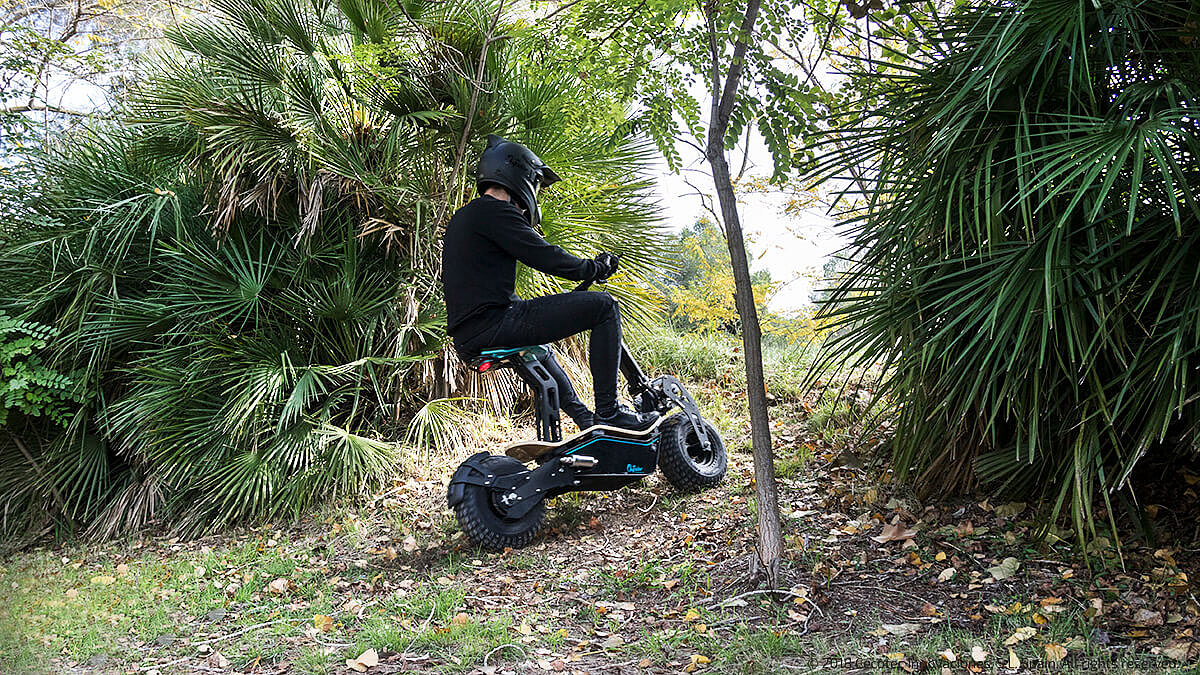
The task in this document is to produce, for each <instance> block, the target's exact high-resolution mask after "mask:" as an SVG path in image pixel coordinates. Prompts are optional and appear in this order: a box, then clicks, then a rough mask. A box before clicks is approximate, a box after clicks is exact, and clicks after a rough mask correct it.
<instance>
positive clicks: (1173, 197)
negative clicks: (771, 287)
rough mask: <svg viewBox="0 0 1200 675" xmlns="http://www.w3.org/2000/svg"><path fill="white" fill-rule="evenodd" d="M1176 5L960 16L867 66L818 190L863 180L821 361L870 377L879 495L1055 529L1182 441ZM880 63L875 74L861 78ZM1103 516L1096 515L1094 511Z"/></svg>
mask: <svg viewBox="0 0 1200 675" xmlns="http://www.w3.org/2000/svg"><path fill="white" fill-rule="evenodd" d="M1196 19H1197V10H1196V6H1195V4H1194V3H1188V2H1166V3H1156V4H1154V5H1153V6H1150V5H1146V4H1144V3H1139V2H1132V1H1126V0H1118V1H1116V2H1108V3H1103V5H1099V4H1096V3H1092V2H1087V1H1076V0H1024V1H1022V2H1018V3H1011V4H994V3H986V4H984V3H981V4H972V5H967V6H964V7H962V8H961V9H959V10H956V11H954V12H953V13H952V14H950V15H949V16H946V17H941V18H940V20H938V21H934V22H930V23H929V24H928V25H929V26H932V28H930V29H929V30H928V31H926V32H924V33H922V34H921V39H919V40H914V41H913V42H911V43H910V44H909V47H910V48H909V49H907V51H910V52H911V53H912V54H913V60H912V61H911V62H908V63H905V64H903V65H902V66H896V67H890V66H889V65H888V64H889V63H890V61H888V62H887V63H883V62H880V64H879V65H880V66H881V68H880V71H881V72H882V73H883V74H882V75H879V76H878V77H877V81H876V83H875V86H876V89H875V92H874V94H875V95H874V96H871V97H866V98H865V99H864V103H863V104H862V105H861V106H860V107H858V108H856V109H851V110H849V111H848V114H847V118H857V119H859V120H861V123H860V124H859V125H858V126H856V127H853V128H851V129H848V130H846V131H845V132H844V133H842V134H840V135H838V136H834V137H831V139H830V143H831V145H832V146H833V147H836V148H838V150H837V151H836V152H833V153H832V155H831V156H830V157H829V158H828V160H827V168H828V171H829V174H831V175H832V174H834V173H838V174H840V175H845V173H846V172H847V171H848V170H859V171H862V169H863V168H864V167H865V168H866V169H867V170H866V171H865V172H864V173H860V175H867V176H871V180H870V181H869V184H867V185H865V186H864V189H865V191H866V192H867V195H868V197H869V205H868V206H867V208H866V209H865V210H864V211H862V212H861V213H860V214H858V215H857V216H856V217H855V218H854V219H853V220H852V221H851V223H852V227H853V232H854V234H855V242H854V249H855V250H856V251H857V252H858V255H857V256H856V257H857V259H858V263H857V264H856V265H855V266H854V267H853V268H852V269H851V270H850V271H849V272H848V273H847V274H846V275H845V276H844V277H843V280H842V281H841V282H840V284H839V286H838V288H837V289H836V290H835V292H834V293H833V296H832V297H831V299H830V303H829V305H828V306H827V310H828V312H829V313H830V315H831V316H832V317H834V318H835V319H837V320H838V321H839V323H840V324H841V325H842V326H843V327H844V328H843V330H842V331H841V332H840V333H839V334H838V335H837V337H836V338H835V339H833V340H832V341H831V342H830V343H829V350H828V352H827V354H826V358H827V359H835V358H838V353H839V352H841V353H842V354H846V353H854V352H861V353H862V354H864V358H868V359H879V360H880V361H881V362H882V364H883V365H884V366H885V368H886V372H887V373H888V377H887V379H886V382H885V384H884V386H883V388H882V393H883V394H884V395H890V396H894V397H895V398H896V399H897V400H899V401H901V402H902V405H901V408H900V419H899V425H898V427H897V431H896V437H895V460H896V465H897V470H898V471H899V473H900V475H901V476H914V475H915V476H917V477H918V478H920V479H921V481H922V483H923V485H924V488H925V490H926V491H927V492H933V491H936V492H938V493H941V494H945V493H947V492H950V491H952V490H955V489H962V488H965V487H967V486H969V485H971V484H973V482H974V481H975V479H976V477H980V478H982V479H984V480H986V481H987V483H988V485H989V486H990V487H992V488H993V489H995V490H997V491H1000V492H1003V493H1005V494H1011V495H1032V496H1034V497H1041V498H1044V499H1045V500H1046V503H1047V504H1048V506H1049V515H1050V516H1051V518H1052V519H1053V518H1055V517H1057V516H1058V515H1059V514H1061V513H1064V512H1069V513H1070V515H1071V517H1072V518H1073V519H1074V522H1075V525H1076V528H1077V531H1078V532H1079V534H1080V536H1081V537H1086V536H1089V535H1090V536H1095V534H1096V532H1097V529H1096V528H1097V522H1096V516H1097V515H1098V512H1097V511H1096V510H1095V509H1094V504H1095V503H1097V502H1098V501H1100V500H1103V501H1105V502H1107V500H1108V498H1109V495H1110V494H1111V493H1112V492H1113V491H1115V490H1118V489H1120V488H1122V487H1125V486H1127V482H1126V480H1127V478H1128V477H1129V475H1130V472H1132V471H1133V469H1134V467H1135V466H1136V465H1137V463H1138V462H1139V460H1141V459H1142V458H1143V457H1144V456H1146V455H1147V453H1179V454H1182V455H1184V456H1193V454H1194V452H1195V449H1196V439H1197V424H1198V423H1200V382H1198V381H1197V379H1196V372H1197V371H1196V368H1197V365H1198V363H1200V362H1198V359H1200V322H1198V321H1197V317H1200V276H1197V272H1196V270H1197V269H1200V203H1198V202H1197V198H1196V195H1197V194H1200V170H1198V167H1200V161H1198V158H1200V133H1198V130H1197V126H1196V119H1195V108H1196V106H1197V104H1200V76H1198V74H1200V51H1198V50H1197V49H1196V48H1195V42H1196V40H1197V39H1200V36H1198V35H1197V32H1196V29H1195V26H1196V23H1195V22H1196ZM884 66H888V67H884ZM1107 510H1108V512H1109V514H1112V512H1113V510H1112V508H1111V507H1109V508H1108V509H1107Z"/></svg>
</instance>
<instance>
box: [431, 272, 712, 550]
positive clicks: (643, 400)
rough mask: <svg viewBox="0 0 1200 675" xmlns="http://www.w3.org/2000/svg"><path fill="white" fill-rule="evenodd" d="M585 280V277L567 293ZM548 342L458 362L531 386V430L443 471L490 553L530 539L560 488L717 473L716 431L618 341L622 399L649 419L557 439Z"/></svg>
mask: <svg viewBox="0 0 1200 675" xmlns="http://www.w3.org/2000/svg"><path fill="white" fill-rule="evenodd" d="M590 286H591V282H590V281H585V282H583V283H582V284H580V285H579V286H578V287H576V288H575V291H586V290H587V289H588V288H589V287H590ZM549 349H550V347H549V346H548V345H532V346H527V347H513V348H509V349H490V350H487V351H484V352H483V353H482V354H481V355H480V356H478V357H476V358H474V359H472V360H471V361H470V362H469V363H468V364H467V365H468V367H470V368H471V369H472V370H474V371H475V372H478V373H488V372H494V371H498V370H501V369H504V368H511V369H512V370H514V371H516V373H517V375H518V376H519V377H520V378H521V379H522V380H524V381H525V383H526V384H528V385H529V387H530V388H531V389H532V390H533V395H534V402H535V407H536V414H537V436H538V439H537V440H536V441H523V442H518V443H513V444H511V445H509V446H507V447H506V448H504V451H505V454H503V455H493V454H490V453H487V452H479V453H476V454H474V455H471V456H470V457H468V458H467V459H466V460H465V461H463V463H462V464H460V465H459V466H458V469H457V470H456V471H455V472H454V475H453V476H452V477H451V478H450V487H449V490H448V495H447V500H448V501H449V503H450V507H451V508H452V509H454V515H455V517H456V518H457V519H458V524H459V527H461V528H462V531H463V534H465V535H466V537H467V539H468V540H469V541H470V542H471V543H472V544H474V545H476V546H479V547H481V548H484V549H488V550H492V551H503V550H504V549H506V548H521V547H523V546H527V545H529V543H530V542H532V541H533V539H534V537H535V536H536V535H537V532H538V530H539V529H540V528H541V525H542V522H543V520H544V519H545V516H546V503H545V502H546V499H548V498H550V497H554V496H556V495H560V494H564V493H567V492H580V491H598V490H616V489H618V488H621V487H624V486H626V485H629V484H632V483H636V482H638V481H641V480H642V479H644V478H646V477H647V476H649V475H651V474H653V473H654V471H655V470H656V469H661V470H662V472H663V475H664V476H666V478H667V481H668V482H670V483H671V485H672V486H673V487H674V488H675V489H677V490H681V491H685V492H694V491H698V490H702V489H704V488H708V487H711V486H713V485H716V484H717V483H719V482H720V481H721V479H722V478H724V476H725V470H726V467H727V459H726V455H725V442H724V441H723V440H722V439H721V434H720V433H719V432H718V431H717V429H716V428H715V427H714V426H713V425H712V424H710V423H709V422H708V421H707V420H705V419H704V418H703V417H702V416H701V414H700V411H699V409H698V408H697V407H696V402H695V400H693V399H692V397H691V395H690V394H688V392H687V389H685V388H684V386H683V383H682V382H680V381H679V380H678V379H677V378H675V377H674V376H672V375H659V376H657V377H655V378H653V379H651V378H649V377H647V376H646V374H645V373H644V372H643V371H642V369H641V367H640V366H639V365H638V363H637V361H635V360H634V358H633V355H632V354H631V353H630V352H629V348H628V347H627V346H626V345H625V344H624V343H623V342H622V344H621V366H620V367H621V373H622V374H623V375H624V376H625V381H626V383H628V385H629V395H630V398H631V399H632V401H633V402H634V407H635V408H636V409H637V410H638V412H643V413H645V412H651V411H657V412H658V413H659V414H660V417H659V420H658V422H656V423H655V424H654V426H652V427H650V428H649V429H644V430H641V431H632V430H629V429H621V428H618V427H610V426H605V425H595V426H592V427H589V428H587V429H584V430H582V431H580V432H579V433H577V434H575V435H574V436H571V437H570V438H567V439H563V437H562V430H561V429H560V427H559V406H558V390H557V386H556V385H555V382H554V379H553V378H552V377H551V376H550V373H548V372H547V371H546V368H545V367H544V366H543V365H542V363H541V359H542V358H543V357H544V356H545V355H546V353H547V350H549ZM523 460H524V461H523ZM528 461H532V462H534V464H535V466H534V467H533V468H530V467H529V466H528V465H527V464H526V462H528Z"/></svg>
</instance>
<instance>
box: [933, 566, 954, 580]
mask: <svg viewBox="0 0 1200 675" xmlns="http://www.w3.org/2000/svg"><path fill="white" fill-rule="evenodd" d="M955 574H958V570H956V569H954V568H953V567H947V568H946V569H944V570H942V573H941V574H939V575H938V581H950V580H951V579H953V578H954V575H955Z"/></svg>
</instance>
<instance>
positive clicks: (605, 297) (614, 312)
mask: <svg viewBox="0 0 1200 675" xmlns="http://www.w3.org/2000/svg"><path fill="white" fill-rule="evenodd" d="M597 295H599V296H600V311H601V314H602V315H603V316H604V317H605V318H609V317H614V316H616V317H619V316H620V311H621V310H620V308H619V307H618V306H617V299H616V298H614V297H613V296H611V295H609V294H608V293H597Z"/></svg>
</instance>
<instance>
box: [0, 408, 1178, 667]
mask: <svg viewBox="0 0 1200 675" xmlns="http://www.w3.org/2000/svg"><path fill="white" fill-rule="evenodd" d="M844 395H845V394H844ZM860 395H861V393H855V394H853V395H851V396H854V397H857V396H860ZM700 397H701V399H702V400H703V401H704V402H705V404H706V407H707V408H708V412H709V413H710V415H711V416H713V417H714V419H717V420H718V422H719V426H721V428H722V429H723V430H724V431H725V433H726V435H727V439H728V441H729V447H730V448H731V465H730V466H731V468H730V473H729V476H728V478H727V480H726V481H725V482H724V484H723V485H721V486H720V487H719V488H717V489H714V490H710V491H708V492H706V493H702V494H697V495H678V494H676V493H674V492H673V491H672V490H671V489H670V487H669V486H668V485H667V484H666V483H665V481H663V480H662V479H661V478H658V477H655V478H652V479H650V480H649V481H648V482H647V483H646V484H644V485H642V486H636V487H633V488H627V489H624V490H621V491H619V492H615V493H606V494H590V495H569V496H565V497H561V498H559V499H558V500H557V501H556V503H555V505H554V508H553V509H552V510H551V514H552V515H551V518H550V521H549V523H548V525H547V528H546V532H545V534H544V536H543V537H542V538H541V539H540V540H539V541H538V542H537V543H536V544H535V545H534V546H532V547H530V548H528V549H525V550H521V551H508V552H505V553H502V554H488V553H483V552H480V551H477V550H473V549H471V548H469V547H468V546H467V545H466V544H465V542H464V540H463V539H462V536H461V534H459V533H458V532H457V527H456V526H455V525H454V522H453V517H452V516H451V515H450V513H449V511H448V510H447V509H446V508H445V502H444V494H445V493H444V490H445V487H444V479H443V478H442V477H441V476H442V475H448V474H449V468H448V467H446V468H445V471H440V470H435V471H433V474H434V475H431V476H430V477H427V478H424V479H422V478H420V477H411V478H408V479H406V480H404V481H401V482H398V483H396V484H395V485H393V486H392V487H391V489H389V490H387V491H386V492H384V493H382V494H380V495H378V496H376V497H375V498H374V499H372V500H371V501H370V503H369V504H366V505H359V506H358V507H357V508H352V507H348V506H342V507H338V508H330V509H329V510H327V511H326V512H324V513H320V514H312V515H311V516H309V517H306V518H304V519H303V520H302V521H301V522H299V523H295V524H289V525H287V526H272V525H265V526H262V527H257V528H248V529H243V530H237V531H231V532H227V533H225V534H223V535H220V536H211V537H205V538H201V539H197V540H192V541H181V540H179V539H177V538H174V537H169V536H156V537H144V538H141V539H137V540H131V541H127V542H122V543H119V544H109V545H103V546H101V545H84V544H78V543H76V544H71V545H68V546H66V547H64V548H49V547H44V548H39V549H35V550H31V551H26V552H22V553H19V554H16V555H14V556H10V557H9V558H8V559H6V560H5V561H4V562H3V569H2V570H0V571H2V573H3V579H2V580H0V583H2V584H3V589H4V594H5V595H6V596H7V597H6V598H5V601H4V602H3V606H2V607H0V645H2V646H0V650H2V651H0V670H2V671H3V672H6V673H7V672H88V673H110V672H111V673H138V672H140V673H154V672H159V673H174V672H180V673H182V672H188V673H190V672H243V673H283V672H289V673H292V672H294V673H301V672H305V673H348V672H368V673H392V672H412V673H435V672H439V673H440V672H464V673H487V674H493V673H529V672H565V673H680V672H704V671H709V672H718V673H725V672H729V673H735V672H736V673H758V672H762V673H775V672H864V673H866V672H934V673H944V672H955V673H965V672H987V673H1028V672H1072V673H1076V672H1129V673H1133V672H1166V671H1171V670H1177V671H1179V672H1191V671H1192V669H1193V668H1194V664H1196V662H1197V658H1198V657H1200V644H1198V643H1197V641H1196V639H1195V637H1194V634H1193V631H1194V630H1195V628H1196V624H1197V617H1198V615H1200V605H1197V602H1196V598H1195V596H1194V595H1193V591H1192V590H1191V588H1190V581H1189V579H1190V578H1191V577H1192V576H1193V575H1194V574H1195V573H1196V570H1195V566H1196V561H1195V558H1194V554H1195V551H1194V550H1185V549H1180V548H1172V547H1169V546H1157V547H1156V546H1151V545H1145V546H1141V545H1138V544H1139V542H1126V545H1125V547H1124V549H1123V558H1118V556H1117V554H1116V552H1115V549H1114V548H1113V547H1112V546H1111V544H1106V542H1104V541H1100V542H1097V543H1096V544H1095V545H1094V549H1093V551H1092V556H1093V560H1094V561H1096V562H1097V563H1098V564H1097V565H1096V567H1097V570H1098V571H1096V572H1091V571H1089V569H1088V567H1087V566H1085V565H1084V564H1083V563H1082V562H1081V561H1080V560H1079V556H1077V555H1075V554H1073V553H1072V551H1071V549H1070V547H1069V546H1068V545H1067V544H1066V543H1063V542H1060V543H1058V544H1057V545H1051V546H1046V545H1037V544H1034V543H1032V529H1033V527H1034V524H1033V521H1032V520H1031V519H1032V516H1033V514H1032V513H1031V511H1030V509H1028V508H1026V506H1025V505H1024V504H1019V503H1007V504H1004V503H1002V504H992V503H989V502H988V501H986V500H961V501H958V502H952V503H940V504H933V505H922V504H919V503H917V502H916V500H915V499H914V498H913V497H912V496H911V495H910V494H907V493H905V492H904V491H903V490H900V489H893V488H892V487H891V486H890V485H889V483H888V481H887V478H888V474H887V472H886V470H884V469H878V468H873V465H870V462H869V461H867V460H864V459H863V458H864V457H866V458H869V457H871V449H872V448H873V447H874V446H876V445H878V444H879V442H880V440H881V439H875V438H867V439H866V440H861V439H860V438H859V436H857V435H855V434H852V433H847V429H845V428H839V426H838V424H837V423H836V421H835V422H832V423H831V422H830V421H829V420H825V421H823V422H822V424H821V425H818V426H814V425H813V424H812V420H813V418H814V417H815V416H816V412H817V410H816V408H817V406H818V405H819V402H818V401H817V400H815V399H813V398H808V399H805V400H793V401H784V402H782V403H781V404H780V405H778V406H776V407H775V408H773V419H774V420H775V421H774V422H773V424H774V426H775V428H774V429H773V431H774V437H775V439H776V452H777V461H778V467H779V472H780V497H781V505H782V512H783V517H784V521H785V533H786V534H787V543H788V547H787V559H786V561H785V563H784V565H783V568H782V572H783V580H784V588H783V589H782V590H781V591H779V592H774V593H768V592H765V591H763V590H761V589H756V588H751V587H749V586H747V585H746V578H747V573H748V569H749V565H748V561H749V560H750V556H751V555H752V552H753V545H754V527H753V520H752V518H751V516H750V513H751V510H752V508H753V488H752V485H751V480H752V479H751V476H752V472H751V462H750V457H749V453H748V451H747V449H746V438H747V437H748V429H747V428H746V426H745V421H744V415H743V414H741V413H740V412H739V410H738V406H739V403H738V402H739V400H740V399H739V397H738V396H736V394H731V393H729V392H722V391H720V390H718V389H716V388H711V387H710V388H707V389H705V390H703V391H702V392H701V396H700ZM856 400H857V399H856ZM858 417H859V418H861V415H860V416H858ZM850 418H854V416H853V415H851V416H850ZM845 426H847V427H848V426H852V424H851V423H850V422H846V423H845ZM854 439H857V440H854ZM869 465H870V466H869ZM1187 480H1188V482H1189V483H1195V482H1196V481H1194V480H1193V479H1192V477H1188V478H1187ZM1189 490H1190V488H1189ZM1185 496H1186V495H1185ZM1190 499H1191V500H1192V502H1194V501H1195V493H1194V492H1193V493H1192V494H1191V498H1190ZM1159 503H1163V502H1161V501H1160V502H1159ZM1161 508H1164V509H1165V508H1166V507H1165V506H1164V507H1161ZM1176 510H1178V509H1176ZM1177 520H1178V519H1177ZM1185 520H1186V519H1185ZM1180 522H1182V521H1180ZM1184 539H1185V540H1188V541H1190V540H1191V539H1187V538H1186V537H1184ZM1053 540H1054V539H1053V537H1052V538H1051V541H1053ZM1122 564H1123V566H1122Z"/></svg>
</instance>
